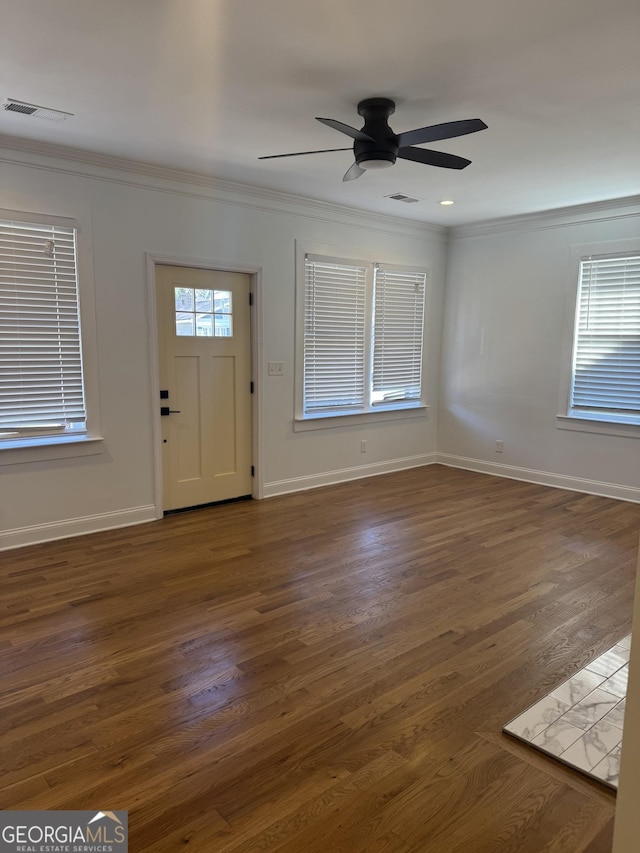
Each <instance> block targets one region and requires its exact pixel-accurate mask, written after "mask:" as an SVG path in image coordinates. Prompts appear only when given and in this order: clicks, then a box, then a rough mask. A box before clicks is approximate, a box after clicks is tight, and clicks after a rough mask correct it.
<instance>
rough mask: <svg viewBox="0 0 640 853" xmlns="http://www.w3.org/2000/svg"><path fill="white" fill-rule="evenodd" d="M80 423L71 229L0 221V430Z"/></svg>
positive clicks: (46, 428) (45, 429)
mask: <svg viewBox="0 0 640 853" xmlns="http://www.w3.org/2000/svg"><path fill="white" fill-rule="evenodd" d="M84 421H85V406H84V394H83V383H82V357H81V347H80V318H79V310H78V287H77V273H76V245H75V229H74V228H72V227H67V226H62V225H42V224H36V223H32V222H16V221H10V220H0V430H1V431H3V432H4V433H5V435H6V434H7V431H9V434H11V433H16V432H17V433H18V434H23V433H27V434H28V433H30V432H36V433H37V432H39V431H41V432H44V433H45V434H46V433H55V432H58V431H62V430H63V429H64V428H65V427H66V428H69V427H70V426H71V425H72V424H76V425H77V424H82V423H83V422H84Z"/></svg>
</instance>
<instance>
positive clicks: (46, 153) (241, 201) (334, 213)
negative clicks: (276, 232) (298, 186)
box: [0, 135, 449, 243]
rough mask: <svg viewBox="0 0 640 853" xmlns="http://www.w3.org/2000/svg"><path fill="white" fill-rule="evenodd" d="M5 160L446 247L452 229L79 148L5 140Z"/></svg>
mask: <svg viewBox="0 0 640 853" xmlns="http://www.w3.org/2000/svg"><path fill="white" fill-rule="evenodd" d="M0 161H2V162H5V163H11V164H14V165H19V166H29V167H32V168H41V169H46V170H48V171H55V172H60V173H64V174H70V175H74V176H80V177H85V178H91V179H94V180H103V181H109V182H111V183H118V184H125V185H127V186H135V187H140V188H143V189H148V190H156V191H161V192H170V193H175V194H178V195H187V196H194V197H197V198H207V199H211V200H213V201H219V202H225V203H227V204H235V205H239V206H243V207H250V208H255V209H257V210H268V211H269V212H270V213H273V212H278V213H281V214H284V215H290V216H296V217H299V216H306V217H307V218H310V219H316V220H320V221H324V222H331V223H334V224H336V223H337V224H340V225H345V226H351V227H358V228H362V227H365V228H370V229H374V230H376V231H382V232H385V233H391V234H394V235H396V236H404V237H414V238H417V239H420V240H428V241H429V242H435V243H445V242H446V241H447V234H448V231H449V229H448V228H447V227H446V226H444V225H436V224H432V223H426V222H416V221H415V220H411V219H405V218H402V217H399V216H398V217H396V216H388V215H385V214H382V213H372V212H371V211H367V210H361V209H359V208H355V207H348V206H346V205H339V204H333V203H331V202H324V201H319V200H317V199H312V198H307V197H305V196H298V195H294V194H290V193H283V192H277V191H275V190H269V189H265V188H263V187H255V186H249V185H247V184H240V183H235V182H233V181H227V180H224V179H222V178H216V177H214V176H212V175H205V174H200V173H197V172H188V171H184V170H181V169H173V168H170V167H167V166H157V165H154V164H152V163H144V162H142V161H139V160H128V159H126V158H124V157H114V156H111V155H107V154H96V153H94V152H92V151H86V150H83V149H80V148H70V147H67V146H62V145H52V144H50V143H45V142H39V141H37V140H30V139H22V138H20V137H14V136H3V135H0Z"/></svg>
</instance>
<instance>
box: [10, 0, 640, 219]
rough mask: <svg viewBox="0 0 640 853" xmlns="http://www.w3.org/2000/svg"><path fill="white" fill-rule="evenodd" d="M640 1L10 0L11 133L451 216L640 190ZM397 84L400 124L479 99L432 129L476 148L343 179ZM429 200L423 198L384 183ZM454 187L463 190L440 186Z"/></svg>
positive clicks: (401, 211) (300, 191) (377, 207)
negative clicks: (445, 129)
mask: <svg viewBox="0 0 640 853" xmlns="http://www.w3.org/2000/svg"><path fill="white" fill-rule="evenodd" d="M639 42H640V2H639V0H394V2H388V0H385V2H383V0H319V2H313V3H312V2H308V0H102V2H100V0H55V2H54V0H49V2H43V0H3V3H2V23H1V27H0V83H1V86H2V89H1V91H0V97H1V98H3V99H4V98H7V97H11V98H15V99H18V100H24V101H28V102H30V103H34V104H38V105H43V106H47V107H52V108H55V109H59V110H65V111H68V112H71V113H73V114H74V116H73V118H71V119H69V120H68V121H66V122H61V123H54V122H48V121H44V120H38V119H34V118H27V117H24V116H20V115H15V114H11V113H8V112H5V111H4V110H0V142H2V135H4V136H9V137H23V138H28V139H29V140H36V141H41V142H47V143H54V144H56V145H65V146H72V147H74V148H79V149H83V150H86V151H90V152H96V153H100V154H108V155H116V156H120V157H125V158H128V159H133V160H140V161H144V162H147V163H153V164H159V165H163V166H170V167H173V168H179V169H185V170H187V171H190V172H198V173H202V174H206V175H210V176H215V177H219V178H223V179H226V180H231V181H238V182H241V183H244V184H250V185H253V186H259V187H265V188H269V189H274V190H281V191H285V192H288V193H295V194H297V195H301V196H306V197H311V198H316V199H321V200H324V201H330V202H337V203H339V204H344V205H349V206H351V207H358V208H363V209H366V210H372V211H378V212H383V213H391V214H395V215H399V216H405V217H410V218H413V219H418V220H423V221H425V222H433V223H441V224H460V223H468V222H475V221H479V220H483V219H487V218H493V217H499V216H507V215H512V214H521V213H528V212H533V211H539V210H547V209H551V208H556V207H565V206H569V205H575V204H584V203H588V202H594V201H602V200H605V199H610V198H621V197H625V196H632V195H637V194H638V193H640V144H639V141H640V48H639V46H638V45H639ZM372 96H385V97H390V98H392V99H393V100H395V101H396V104H397V108H396V113H395V115H393V116H392V118H391V119H390V124H391V126H392V128H393V129H394V130H395V132H396V133H400V132H401V131H404V130H409V129H412V128H414V127H422V126H424V125H429V124H437V123H440V122H445V121H452V120H457V119H465V118H476V117H477V118H481V119H483V120H484V121H485V122H486V123H487V124H488V126H489V127H488V130H485V131H482V132H480V133H476V134H473V135H470V136H463V137H460V138H458V139H453V140H448V141H445V142H439V143H434V144H433V145H432V146H423V147H433V148H435V149H438V150H442V151H449V152H451V153H455V154H460V155H462V156H464V157H468V158H469V159H471V160H472V161H473V162H472V164H471V166H469V167H468V168H467V169H465V170H463V171H452V170H448V169H438V168H434V167H431V166H424V165H420V164H417V163H413V162H406V161H400V160H399V161H398V162H397V163H396V165H395V166H394V167H393V168H391V169H388V170H384V171H381V172H370V173H368V174H365V175H363V176H362V177H361V178H359V179H358V180H357V181H352V182H349V183H343V182H342V175H343V174H344V172H345V171H346V169H347V168H348V166H349V165H350V164H351V163H352V162H353V156H352V153H351V152H350V151H344V152H339V153H330V154H316V155H310V156H307V157H294V158H287V159H282V160H263V161H259V160H258V159H257V158H258V157H259V156H260V155H263V154H279V153H285V152H290V151H305V150H310V149H317V148H334V147H335V148H338V147H343V146H348V145H349V144H350V140H349V139H348V138H347V137H346V136H343V135H341V134H340V133H338V132H336V131H334V130H332V129H331V128H329V127H326V126H325V125H322V124H320V123H319V122H316V121H315V120H314V116H323V117H329V118H334V119H338V120H339V121H342V122H345V123H347V124H350V125H353V126H356V127H361V125H362V120H361V119H360V117H359V116H358V115H357V112H356V105H357V103H358V101H360V100H362V99H363V98H367V97H372ZM395 192H401V193H405V194H407V195H411V196H414V197H418V198H419V199H421V201H420V203H419V204H413V205H408V204H405V203H402V202H394V201H391V200H389V199H387V198H385V196H387V195H389V194H391V193H395ZM443 198H453V199H455V200H456V204H455V206H453V207H449V208H443V207H441V206H439V205H438V203H437V202H438V200H440V199H443Z"/></svg>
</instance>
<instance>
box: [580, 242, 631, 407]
mask: <svg viewBox="0 0 640 853" xmlns="http://www.w3.org/2000/svg"><path fill="white" fill-rule="evenodd" d="M571 408H572V409H573V410H577V411H584V410H587V411H594V410H596V411H597V410H601V411H604V412H609V413H611V412H614V413H619V414H621V415H624V414H625V413H631V414H635V415H637V414H638V413H640V255H638V254H634V255H628V256H622V257H606V258H588V259H585V260H583V261H582V262H581V264H580V284H579V292H578V306H577V317H576V335H575V343H574V356H573V381H572V388H571Z"/></svg>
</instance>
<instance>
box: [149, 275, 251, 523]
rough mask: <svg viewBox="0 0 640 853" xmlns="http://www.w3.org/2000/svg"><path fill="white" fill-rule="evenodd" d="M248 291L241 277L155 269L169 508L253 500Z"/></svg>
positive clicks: (247, 280)
mask: <svg viewBox="0 0 640 853" xmlns="http://www.w3.org/2000/svg"><path fill="white" fill-rule="evenodd" d="M249 288H250V277H249V276H248V275H246V274H244V273H230V272H222V271H216V270H199V269H192V268H187V267H174V266H157V267H156V289H157V306H158V348H159V361H160V388H161V389H165V390H168V392H169V398H168V400H163V401H162V404H163V405H167V404H168V408H169V409H170V410H171V412H172V413H171V414H170V415H168V416H165V417H162V418H161V424H162V451H163V457H162V467H163V470H162V475H163V498H164V509H165V510H169V509H180V508H183V507H188V506H197V505H199V504H204V503H212V502H214V501H220V500H228V499H230V498H234V497H241V496H243V495H248V494H251V393H250V380H251V352H250V350H251V334H250V311H249ZM158 405H160V401H158Z"/></svg>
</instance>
